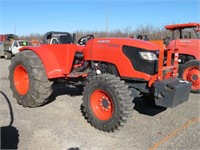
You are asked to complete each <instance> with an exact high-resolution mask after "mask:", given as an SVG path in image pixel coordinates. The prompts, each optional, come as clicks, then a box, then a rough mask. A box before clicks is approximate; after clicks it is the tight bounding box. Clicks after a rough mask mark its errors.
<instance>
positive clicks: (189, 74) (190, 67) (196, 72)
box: [180, 60, 200, 93]
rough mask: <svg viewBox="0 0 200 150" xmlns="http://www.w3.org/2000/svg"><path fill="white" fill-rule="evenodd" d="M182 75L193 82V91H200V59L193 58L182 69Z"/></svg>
mask: <svg viewBox="0 0 200 150" xmlns="http://www.w3.org/2000/svg"><path fill="white" fill-rule="evenodd" d="M180 77H181V78H183V79H184V80H187V81H190V82H192V88H191V92H192V93H200V61H199V60H191V61H188V62H187V63H185V64H184V65H183V66H182V67H181V69H180Z"/></svg>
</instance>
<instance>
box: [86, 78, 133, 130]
mask: <svg viewBox="0 0 200 150" xmlns="http://www.w3.org/2000/svg"><path fill="white" fill-rule="evenodd" d="M132 101H133V97H132V96H131V91H130V89H129V87H128V85H126V84H125V82H124V81H122V80H120V78H119V77H116V76H115V75H110V74H101V75H96V76H94V77H91V78H90V79H88V82H87V83H86V86H85V88H84V93H83V104H82V106H83V114H84V116H85V118H86V119H87V121H88V122H89V123H90V124H91V125H92V126H94V127H95V128H97V129H99V130H103V131H105V132H113V131H114V130H115V129H118V128H119V127H120V126H123V125H124V123H125V122H126V121H127V119H128V117H130V116H131V114H132V110H133V102H132Z"/></svg>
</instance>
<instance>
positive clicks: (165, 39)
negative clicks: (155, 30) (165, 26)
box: [163, 36, 171, 46]
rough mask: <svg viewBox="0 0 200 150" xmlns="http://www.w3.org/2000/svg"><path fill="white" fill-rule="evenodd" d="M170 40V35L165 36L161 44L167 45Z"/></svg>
mask: <svg viewBox="0 0 200 150" xmlns="http://www.w3.org/2000/svg"><path fill="white" fill-rule="evenodd" d="M170 41H171V37H169V36H167V37H166V38H164V39H163V44H165V46H167V45H169V43H170Z"/></svg>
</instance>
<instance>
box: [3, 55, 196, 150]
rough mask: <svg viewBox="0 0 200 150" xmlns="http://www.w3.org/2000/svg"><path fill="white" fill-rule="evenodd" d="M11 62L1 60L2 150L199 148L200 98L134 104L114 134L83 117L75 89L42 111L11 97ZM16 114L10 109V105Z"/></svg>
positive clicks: (66, 90)
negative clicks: (175, 103)
mask: <svg viewBox="0 0 200 150" xmlns="http://www.w3.org/2000/svg"><path fill="white" fill-rule="evenodd" d="M9 64H10V60H4V59H0V103H1V105H0V127H1V135H2V136H1V142H2V144H1V145H4V147H2V148H6V147H7V148H18V149H34V150H38V149H48V150H49V149H53V150H56V149H59V150H60V149H61V150H62V149H63V150H67V149H77V150H78V149H80V150H87V149H91V150H101V149H102V150H103V149H114V150H122V149H127V150H129V149H131V150H145V149H149V150H150V149H158V150H163V149H164V150H168V149H172V150H174V149H178V150H189V149H190V150H197V149H199V148H200V138H199V137H200V123H199V121H200V111H199V110H200V109H199V106H200V96H199V95H197V94H190V98H189V101H187V102H185V103H183V104H181V105H179V106H177V107H175V108H173V109H163V108H160V107H154V108H153V107H150V106H148V105H146V104H144V103H143V102H142V101H141V100H140V99H136V100H135V107H134V108H133V109H134V110H133V115H132V117H131V118H130V120H129V121H128V122H127V124H126V125H125V126H124V127H123V128H122V129H121V130H118V131H116V132H114V133H105V132H102V131H99V130H96V129H94V128H93V127H91V126H90V124H88V123H87V121H86V120H85V119H84V117H83V116H82V114H81V110H80V105H81V101H82V100H81V98H82V96H81V95H80V93H79V92H78V91H76V89H70V88H67V87H64V86H60V87H57V88H56V91H55V100H54V101H52V102H50V103H49V104H47V105H45V106H43V107H39V108H23V107H22V106H20V105H18V104H17V102H16V100H15V99H14V98H13V97H12V92H11V90H10V85H9V81H8V66H9ZM8 102H9V103H10V106H11V108H12V109H11V110H12V111H10V109H9V105H8V104H9V103H8Z"/></svg>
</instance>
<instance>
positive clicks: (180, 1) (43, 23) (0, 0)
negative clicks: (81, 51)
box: [0, 0, 200, 36]
mask: <svg viewBox="0 0 200 150" xmlns="http://www.w3.org/2000/svg"><path fill="white" fill-rule="evenodd" d="M188 22H200V0H0V34H6V33H14V34H17V35H19V36H21V35H29V34H35V33H40V34H44V33H46V32H48V31H65V32H71V33H72V32H76V31H79V30H81V31H88V32H89V31H106V23H107V27H108V31H114V30H116V29H120V30H124V29H127V28H129V29H131V30H134V29H136V28H137V27H139V26H141V25H142V26H148V25H152V26H156V27H160V28H162V27H164V26H165V25H168V24H174V23H188Z"/></svg>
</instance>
